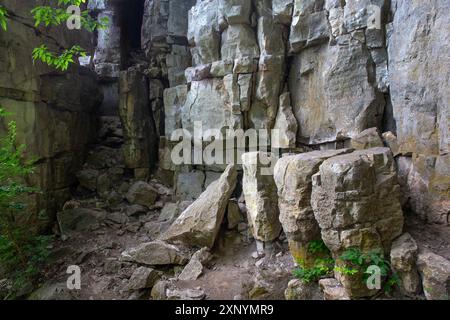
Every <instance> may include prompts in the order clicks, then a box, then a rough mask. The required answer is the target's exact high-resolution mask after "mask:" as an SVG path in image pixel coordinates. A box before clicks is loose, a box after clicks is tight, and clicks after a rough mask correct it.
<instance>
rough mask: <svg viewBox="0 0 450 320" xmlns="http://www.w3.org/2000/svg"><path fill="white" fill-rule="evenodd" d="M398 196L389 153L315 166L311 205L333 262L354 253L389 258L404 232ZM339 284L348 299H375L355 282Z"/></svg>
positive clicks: (377, 150)
mask: <svg viewBox="0 0 450 320" xmlns="http://www.w3.org/2000/svg"><path fill="white" fill-rule="evenodd" d="M399 191H400V187H399V185H398V182H397V172H396V167H395V163H394V160H393V157H392V153H391V152H390V150H389V149H388V148H375V149H368V150H363V151H356V152H353V153H350V154H347V155H341V156H337V157H334V158H331V159H328V160H326V161H325V162H324V163H323V164H322V165H321V166H320V170H319V172H318V173H317V174H316V175H314V176H313V190H312V198H311V205H312V207H313V210H314V216H315V218H316V220H317V222H318V223H319V226H320V228H321V233H322V239H323V241H324V242H325V244H326V245H327V247H328V248H329V249H330V250H331V251H332V253H333V255H334V257H335V258H338V257H339V256H340V255H341V254H342V253H343V252H344V251H345V250H346V249H349V248H355V247H356V248H359V249H360V250H361V251H362V252H367V251H370V250H373V249H384V251H385V252H389V250H390V248H391V244H392V241H393V240H394V239H395V238H397V237H398V236H400V235H401V234H402V231H403V221H404V219H403V212H402V208H401V204H400V194H399ZM337 263H338V264H340V263H341V261H339V260H338V261H337ZM340 280H341V282H342V284H343V285H344V287H345V289H346V290H347V293H348V294H349V295H350V296H351V297H366V296H371V295H373V294H375V293H376V291H374V290H368V288H367V286H366V285H365V283H364V281H361V279H359V277H349V276H346V275H341V279H340Z"/></svg>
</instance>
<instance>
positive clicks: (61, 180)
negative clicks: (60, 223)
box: [0, 0, 450, 223]
mask: <svg viewBox="0 0 450 320" xmlns="http://www.w3.org/2000/svg"><path fill="white" fill-rule="evenodd" d="M5 6H6V7H7V8H8V9H9V10H10V11H11V12H14V13H15V14H14V17H13V19H11V25H10V30H9V32H7V33H4V32H2V33H0V40H1V41H0V47H1V48H2V50H1V54H0V74H1V76H0V97H1V98H0V99H1V100H0V102H1V103H2V105H4V106H5V107H7V108H9V109H10V110H12V111H14V113H15V117H16V119H17V120H18V121H19V128H21V130H23V132H21V133H20V137H21V139H22V140H23V141H24V142H26V143H27V144H28V145H29V146H30V147H31V149H30V151H29V152H30V154H34V155H37V156H38V157H39V158H40V159H41V160H40V161H39V166H38V174H37V175H36V176H37V177H39V184H40V186H41V188H43V189H44V190H46V191H48V193H46V194H45V195H44V196H43V197H44V198H46V199H41V200H39V201H41V202H42V203H46V205H44V206H49V202H57V203H59V200H55V199H61V200H62V199H63V198H64V196H63V194H65V192H66V191H67V187H68V186H70V185H71V183H72V179H73V174H72V169H73V168H76V167H77V166H78V164H79V163H80V162H81V159H80V158H81V157H82V155H83V154H84V150H85V147H86V145H87V143H88V142H89V141H90V139H91V138H93V137H94V136H95V134H94V133H93V132H92V131H91V128H93V125H92V124H93V122H92V121H93V120H94V118H93V117H92V111H93V107H94V106H95V104H96V103H97V102H98V99H97V97H98V96H99V95H98V91H97V87H96V84H95V82H94V80H93V78H92V77H91V75H90V74H89V72H87V71H83V70H82V69H79V68H73V70H71V71H70V72H69V73H67V74H64V75H63V74H59V73H54V72H52V71H51V70H49V69H47V68H45V67H44V66H42V65H40V64H36V65H34V64H33V63H32V61H31V59H30V52H31V49H32V48H33V47H34V46H35V45H37V44H39V43H41V42H42V41H43V39H44V40H45V41H46V42H48V43H50V44H51V43H52V42H53V40H52V39H50V38H49V37H48V35H46V34H45V33H43V34H42V35H38V36H37V35H36V33H35V31H34V29H33V28H30V26H29V24H30V21H29V20H28V18H24V17H25V16H28V12H29V10H30V8H31V4H29V3H28V2H26V1H8V0H7V1H5ZM88 6H89V9H90V10H91V11H92V13H93V14H96V15H98V16H99V17H100V18H101V17H104V16H106V17H108V18H109V19H110V22H111V24H110V26H109V28H108V29H106V30H102V31H100V32H99V33H98V37H97V38H98V40H97V46H96V49H95V54H94V56H93V64H94V67H95V71H96V73H97V74H98V76H99V79H100V83H99V84H100V88H101V91H102V92H103V95H104V97H105V99H104V100H103V104H102V105H101V106H100V108H99V114H100V115H101V116H105V115H107V116H111V115H113V116H119V108H118V106H119V101H120V100H121V101H122V103H120V110H121V113H120V115H121V116H122V123H123V124H124V125H125V127H127V126H128V127H130V128H131V127H132V129H133V130H128V131H127V132H125V137H124V138H125V145H126V146H127V148H125V149H126V150H125V152H127V154H126V155H125V156H126V158H127V159H128V160H127V162H128V163H130V165H129V167H130V169H135V170H136V169H139V170H141V169H145V170H147V167H148V169H149V168H152V166H153V165H154V164H155V160H156V159H155V158H156V154H157V153H158V151H157V150H158V148H159V168H158V172H157V173H158V176H159V177H163V178H164V179H169V180H171V181H172V180H173V182H174V185H175V189H176V195H177V196H178V197H179V198H181V199H182V200H183V199H193V198H197V197H198V196H199V194H200V193H201V192H202V190H204V189H205V188H206V187H207V185H208V184H209V183H210V182H211V181H213V180H214V179H215V178H217V177H218V175H219V174H220V172H221V171H223V169H224V168H222V167H214V166H196V167H183V168H176V167H175V166H174V165H173V164H172V163H171V161H170V151H171V147H172V144H171V143H170V142H169V141H168V138H169V136H170V135H171V133H172V132H173V131H174V130H175V129H179V128H184V129H187V130H189V131H192V130H193V123H194V122H195V121H202V122H203V128H204V129H205V130H206V129H209V128H218V129H219V128H224V127H227V128H233V129H249V128H255V129H261V128H265V129H273V128H281V129H282V130H283V135H284V139H285V141H286V144H285V145H284V146H282V147H283V148H286V151H292V148H294V147H301V148H303V149H306V150H318V149H322V150H329V149H337V148H342V147H346V146H350V142H351V140H352V139H354V138H356V137H357V136H358V135H359V134H360V133H361V132H363V131H364V130H366V129H369V128H373V127H377V128H378V129H379V131H380V133H383V132H387V131H392V132H393V133H394V134H395V135H396V138H395V137H394V136H393V135H388V136H389V137H390V140H389V142H390V144H389V145H390V146H391V147H392V146H394V145H395V148H396V151H395V152H394V153H395V156H396V162H397V167H398V172H399V176H400V184H401V186H402V197H403V205H404V206H406V207H408V208H410V209H412V210H413V211H414V212H416V213H417V214H418V215H420V216H421V217H422V218H425V219H427V220H428V221H429V222H438V223H446V222H448V219H449V217H448V215H449V212H450V203H449V200H448V199H450V197H449V196H450V194H449V190H450V172H449V168H450V162H449V161H450V160H449V155H448V151H449V137H448V130H449V126H448V119H449V112H450V111H449V101H450V99H449V90H448V88H449V81H450V80H449V76H448V75H449V72H450V71H449V70H450V65H449V64H450V62H449V59H448V52H449V46H450V39H449V34H448V32H447V31H448V29H449V26H450V20H449V19H450V18H449V17H448V15H447V14H446V12H448V10H449V9H450V8H449V6H450V5H449V3H448V1H446V0H425V1H409V0H390V1H389V0H359V1H357V0H347V1H341V0H197V1H195V0H189V1H187V0H139V1H133V2H132V3H131V2H129V1H125V0H91V1H89V5H88ZM49 36H51V37H53V38H55V39H56V40H57V41H58V42H59V43H60V44H62V45H64V46H67V45H70V44H71V43H72V41H74V40H75V41H77V42H78V43H79V42H80V41H82V42H84V41H85V40H89V38H87V37H86V36H85V35H82V34H81V33H80V32H68V31H58V32H56V33H55V34H53V33H52V34H50V35H49ZM80 39H81V40H80ZM85 47H89V44H85ZM129 67H132V69H131V70H129V71H128V68H129ZM121 71H122V74H121V73H120V72H121ZM136 74H137V75H139V86H140V89H139V90H131V91H130V90H126V88H124V87H123V86H125V85H128V84H127V82H126V81H122V82H121V81H119V78H120V77H122V79H131V77H132V76H133V75H136ZM80 79H81V81H80ZM121 86H122V88H121ZM145 87H147V88H148V90H147V89H146V88H145ZM119 93H120V94H122V95H124V94H126V95H127V97H126V99H124V97H122V99H120V98H119ZM67 98H68V99H67ZM140 100H142V101H140ZM144 100H145V101H144ZM133 101H140V102H139V104H138V105H137V104H136V103H132V102H133ZM149 108H150V109H151V113H150V115H148V109H149ZM142 114H145V115H147V117H148V118H151V119H147V120H146V121H141V123H142V125H141V124H139V123H137V122H136V121H134V120H133V119H135V120H136V117H138V116H136V115H142ZM131 122H132V123H131ZM158 142H159V143H158ZM139 150H140V151H142V150H144V151H145V152H137V151H139ZM144 162H145V163H144ZM147 162H148V164H146V163H147ZM131 164H133V165H131ZM140 172H141V173H142V170H141V171H140ZM52 206H56V203H54V204H53V203H52V204H51V205H50V207H52Z"/></svg>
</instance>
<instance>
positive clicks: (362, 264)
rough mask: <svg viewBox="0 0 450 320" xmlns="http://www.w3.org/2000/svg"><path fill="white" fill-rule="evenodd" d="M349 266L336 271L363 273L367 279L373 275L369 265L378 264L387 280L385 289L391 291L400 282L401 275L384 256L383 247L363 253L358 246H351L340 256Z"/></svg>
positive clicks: (363, 276)
mask: <svg viewBox="0 0 450 320" xmlns="http://www.w3.org/2000/svg"><path fill="white" fill-rule="evenodd" d="M339 258H340V260H341V261H343V262H345V263H346V265H348V266H347V267H336V271H337V272H340V273H342V274H345V275H350V276H356V275H362V279H363V281H367V279H368V278H369V276H370V275H371V273H370V272H368V269H369V267H371V266H376V267H378V268H379V270H380V272H381V277H382V279H383V280H384V281H385V285H384V290H385V291H386V292H389V291H391V290H392V288H393V287H394V286H395V285H397V284H398V283H399V279H400V278H399V277H398V275H397V274H396V273H394V272H392V268H391V264H390V262H389V261H388V260H387V259H386V258H385V257H384V253H383V251H382V250H381V249H375V250H371V251H369V252H368V253H363V252H361V250H359V249H358V248H350V249H348V250H346V251H345V252H344V253H343V254H342V255H341V256H340V257H339Z"/></svg>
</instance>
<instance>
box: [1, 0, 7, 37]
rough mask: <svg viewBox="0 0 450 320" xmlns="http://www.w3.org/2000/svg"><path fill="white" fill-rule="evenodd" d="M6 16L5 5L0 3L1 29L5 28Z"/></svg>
mask: <svg viewBox="0 0 450 320" xmlns="http://www.w3.org/2000/svg"><path fill="white" fill-rule="evenodd" d="M7 18H8V11H6V9H5V7H3V6H1V5H0V27H1V28H2V29H3V30H5V31H6V30H7Z"/></svg>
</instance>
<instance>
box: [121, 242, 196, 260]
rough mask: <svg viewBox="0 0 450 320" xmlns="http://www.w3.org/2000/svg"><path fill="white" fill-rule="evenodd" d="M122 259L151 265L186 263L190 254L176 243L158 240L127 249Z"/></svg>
mask: <svg viewBox="0 0 450 320" xmlns="http://www.w3.org/2000/svg"><path fill="white" fill-rule="evenodd" d="M121 259H122V261H127V262H134V263H139V264H145V265H149V266H161V265H184V264H186V262H188V254H187V253H186V252H184V251H183V250H182V249H180V248H178V247H176V246H174V245H171V244H168V243H166V242H163V241H159V240H157V241H153V242H148V243H142V244H140V245H138V246H137V247H135V248H131V249H127V250H125V251H124V252H122V254H121Z"/></svg>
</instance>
